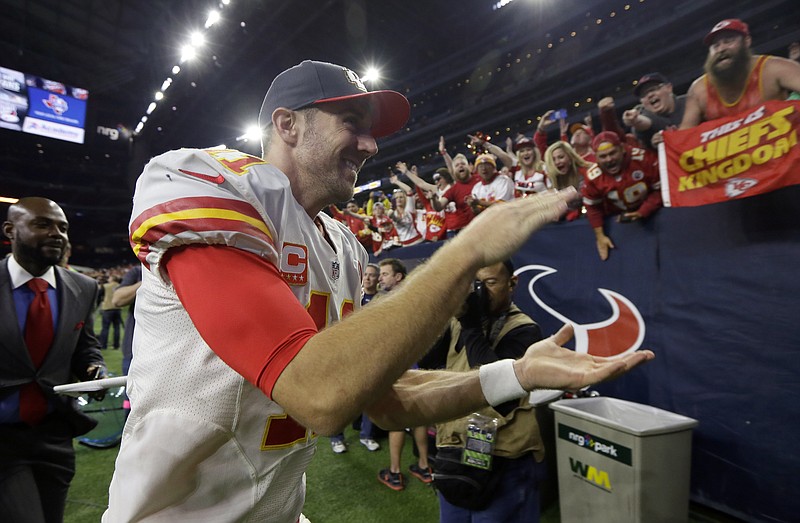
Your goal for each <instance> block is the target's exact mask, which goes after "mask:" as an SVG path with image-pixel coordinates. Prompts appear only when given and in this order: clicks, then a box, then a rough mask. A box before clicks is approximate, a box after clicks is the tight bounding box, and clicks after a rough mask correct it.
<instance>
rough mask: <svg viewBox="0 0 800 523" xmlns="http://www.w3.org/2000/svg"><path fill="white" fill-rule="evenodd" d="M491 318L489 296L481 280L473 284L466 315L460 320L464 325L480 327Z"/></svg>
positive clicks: (467, 301) (465, 311)
mask: <svg viewBox="0 0 800 523" xmlns="http://www.w3.org/2000/svg"><path fill="white" fill-rule="evenodd" d="M487 316H489V294H488V293H487V292H486V288H485V287H484V285H483V282H482V281H481V280H475V281H474V282H472V292H470V293H469V295H468V296H467V300H466V308H465V310H464V314H463V315H462V316H461V317H460V318H459V320H460V321H461V324H462V325H472V326H479V325H480V324H481V322H482V321H483V319H484V318H486V317H487Z"/></svg>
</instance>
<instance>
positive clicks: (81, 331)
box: [0, 259, 103, 436]
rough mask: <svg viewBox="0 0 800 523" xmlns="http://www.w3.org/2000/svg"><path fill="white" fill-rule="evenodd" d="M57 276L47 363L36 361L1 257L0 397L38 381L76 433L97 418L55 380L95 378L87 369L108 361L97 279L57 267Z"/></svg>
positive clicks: (83, 430) (86, 429) (87, 427)
mask: <svg viewBox="0 0 800 523" xmlns="http://www.w3.org/2000/svg"><path fill="white" fill-rule="evenodd" d="M55 271H56V281H57V282H58V289H57V294H58V325H57V326H56V330H55V332H54V338H53V345H52V346H51V347H50V351H49V352H48V353H47V356H46V357H45V359H44V361H43V362H42V366H41V367H40V368H39V369H38V370H37V369H35V368H34V366H33V361H31V358H30V353H29V352H28V348H27V346H26V345H25V337H24V336H25V335H24V333H23V332H20V329H19V322H18V321H17V314H16V309H15V307H14V297H13V295H12V290H13V289H12V288H11V278H10V276H9V274H8V260H7V259H4V260H2V261H0V311H1V312H2V314H0V398H2V397H3V396H5V395H7V394H10V393H12V392H13V391H14V390H16V388H17V387H19V386H20V385H23V384H25V383H28V382H31V381H36V382H37V383H38V384H39V386H41V387H42V390H43V391H44V393H45V396H47V397H48V400H49V401H50V403H52V404H54V405H55V406H56V412H55V415H57V416H60V417H62V418H63V419H64V420H65V421H66V422H67V423H68V424H69V425H70V428H71V429H72V432H73V436H78V435H80V434H84V433H86V432H88V431H89V430H91V429H92V428H94V426H95V425H97V422H96V421H95V420H94V419H92V418H91V417H89V416H87V415H85V414H83V413H82V412H81V411H80V410H79V409H78V404H77V401H76V400H75V398H71V397H69V396H62V395H60V394H55V393H54V392H53V387H54V386H55V385H62V384H64V383H70V382H72V381H75V379H77V380H78V381H84V380H87V379H90V376H88V375H87V374H86V369H87V368H88V367H89V366H90V365H91V364H93V363H103V356H102V355H101V353H100V343H99V342H98V340H97V338H96V337H95V335H94V314H93V313H94V304H95V303H96V300H97V292H98V286H97V283H96V282H95V281H94V280H93V279H92V278H89V277H87V276H84V275H82V274H79V273H77V272H72V271H68V270H66V269H62V268H61V267H55Z"/></svg>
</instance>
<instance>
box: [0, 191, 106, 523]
mask: <svg viewBox="0 0 800 523" xmlns="http://www.w3.org/2000/svg"><path fill="white" fill-rule="evenodd" d="M68 229H69V222H68V221H67V217H66V215H65V214H64V211H63V210H62V209H61V207H59V206H58V205H57V204H56V203H55V202H53V201H51V200H48V199H45V198H37V197H29V198H22V199H21V200H19V201H18V202H17V203H15V204H13V205H12V206H11V207H9V209H8V219H7V220H6V221H5V222H4V223H3V233H4V234H5V235H6V237H7V238H8V239H9V240H10V241H11V256H9V257H7V258H6V259H4V260H2V261H0V311H2V321H0V354H2V357H0V514H2V515H3V516H2V517H3V520H4V521H30V522H36V523H39V522H46V523H51V522H53V523H55V522H60V521H62V520H63V519H64V506H65V503H66V499H67V491H68V489H69V484H70V481H71V480H72V476H73V475H74V474H75V451H74V450H73V448H72V438H73V437H75V436H78V435H81V434H84V433H86V432H88V431H89V430H91V429H92V428H93V427H94V426H95V425H97V421H95V420H93V419H91V418H90V417H89V416H87V415H86V414H83V413H82V412H81V411H80V410H79V409H78V403H77V400H75V399H74V398H70V397H68V396H59V395H56V394H55V393H53V386H55V385H62V384H64V383H69V382H71V381H73V378H75V377H77V378H78V379H81V380H88V379H93V378H101V377H104V376H105V365H104V364H103V357H102V356H101V354H100V344H99V342H98V341H97V338H95V336H94V330H93V326H94V316H93V314H92V312H93V310H94V305H95V303H96V301H95V300H96V298H97V292H98V287H97V283H96V282H95V281H94V280H93V279H92V278H89V277H87V276H84V275H82V274H79V273H77V272H73V271H69V270H66V269H63V268H61V267H59V266H58V262H59V261H60V260H61V258H62V256H63V253H64V250H65V249H66V248H67V244H68V242H69V237H68Z"/></svg>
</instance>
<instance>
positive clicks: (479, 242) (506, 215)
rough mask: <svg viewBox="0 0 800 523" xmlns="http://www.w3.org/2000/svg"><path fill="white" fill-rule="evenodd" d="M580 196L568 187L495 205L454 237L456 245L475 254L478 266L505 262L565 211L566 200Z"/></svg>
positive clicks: (463, 250)
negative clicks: (534, 234)
mask: <svg viewBox="0 0 800 523" xmlns="http://www.w3.org/2000/svg"><path fill="white" fill-rule="evenodd" d="M577 198H578V193H577V191H576V190H575V189H574V188H572V187H569V188H567V189H564V190H561V191H548V192H543V193H539V194H537V195H535V197H531V198H518V199H516V200H512V201H510V202H508V203H502V204H500V205H492V206H490V207H489V208H487V209H486V210H485V211H483V212H482V213H481V214H480V215H479V216H478V217H476V218H475V219H474V220H472V222H470V224H469V225H468V226H467V227H466V228H465V229H464V230H463V231H461V232H460V233H459V234H458V236H456V237H455V238H454V239H453V240H452V244H453V247H457V248H458V249H461V250H462V252H463V253H464V254H465V255H467V256H470V259H473V258H472V257H473V256H474V260H475V261H476V262H477V265H476V266H477V267H486V266H488V265H492V264H493V263H497V262H500V261H503V260H505V259H507V258H509V257H510V256H511V255H512V254H514V253H515V252H516V251H517V249H519V248H520V247H521V246H522V244H523V243H525V241H526V240H527V239H528V238H529V237H530V235H531V234H533V232H534V231H536V230H537V229H540V228H541V227H542V226H543V225H545V224H547V223H551V222H553V221H555V220H556V219H558V218H559V217H560V216H561V215H562V214H564V213H565V212H566V210H567V203H568V202H570V201H572V200H575V199H577Z"/></svg>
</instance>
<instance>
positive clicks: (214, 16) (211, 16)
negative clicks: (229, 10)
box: [206, 9, 219, 29]
mask: <svg viewBox="0 0 800 523" xmlns="http://www.w3.org/2000/svg"><path fill="white" fill-rule="evenodd" d="M217 22H219V11H217V10H216V9H212V10H211V11H209V12H208V18H206V29H208V28H209V27H211V26H212V25H214V24H216V23H217Z"/></svg>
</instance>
